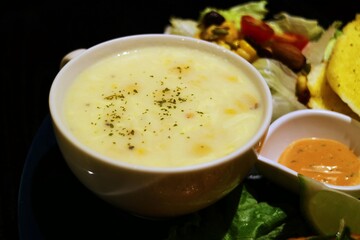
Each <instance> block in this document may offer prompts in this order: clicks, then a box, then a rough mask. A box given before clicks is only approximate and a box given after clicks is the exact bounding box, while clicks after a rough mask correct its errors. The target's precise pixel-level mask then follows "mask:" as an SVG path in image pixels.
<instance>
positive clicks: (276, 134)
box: [256, 109, 360, 197]
mask: <svg viewBox="0 0 360 240" xmlns="http://www.w3.org/2000/svg"><path fill="white" fill-rule="evenodd" d="M308 137H319V138H330V139H334V140H337V141H340V142H342V143H344V144H346V145H348V146H349V147H350V148H351V149H353V150H354V153H355V154H356V155H358V156H360V123H359V122H358V121H356V120H354V119H352V118H350V117H348V116H346V115H344V114H340V113H337V112H333V111H327V110H315V109H306V110H298V111H294V112H290V113H288V114H285V115H283V116H282V117H280V118H278V119H277V120H275V121H274V122H273V123H272V124H271V125H270V128H269V131H268V133H267V136H266V138H265V139H264V141H263V143H262V147H261V150H260V152H259V155H258V161H257V163H256V167H257V169H258V170H259V172H260V173H261V174H262V175H264V176H265V177H267V178H269V179H271V180H273V181H274V182H276V183H278V184H280V185H282V186H284V187H286V188H288V189H290V190H292V191H294V192H298V190H299V189H298V188H299V186H298V178H297V172H295V171H293V170H292V169H289V168H287V167H285V166H283V165H281V164H279V163H278V162H277V160H278V159H279V157H280V155H281V153H282V152H283V151H284V150H285V148H286V147H287V146H288V145H289V144H290V143H291V142H293V141H295V140H297V139H299V138H308ZM327 185H328V186H330V187H331V188H333V189H336V190H340V191H342V192H346V193H348V194H351V195H353V196H356V197H360V185H357V186H335V185H330V184H327Z"/></svg>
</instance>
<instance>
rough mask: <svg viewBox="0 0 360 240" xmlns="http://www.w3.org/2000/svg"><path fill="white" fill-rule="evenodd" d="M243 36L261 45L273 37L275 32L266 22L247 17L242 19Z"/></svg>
mask: <svg viewBox="0 0 360 240" xmlns="http://www.w3.org/2000/svg"><path fill="white" fill-rule="evenodd" d="M241 34H242V35H243V36H244V37H245V38H250V39H251V40H253V41H255V42H256V43H257V44H261V43H264V42H266V41H269V40H270V39H271V38H272V37H273V35H274V30H273V29H272V28H271V27H270V26H269V25H268V24H266V23H265V22H264V21H262V20H259V19H256V18H254V17H252V16H249V15H245V16H243V17H242V18H241Z"/></svg>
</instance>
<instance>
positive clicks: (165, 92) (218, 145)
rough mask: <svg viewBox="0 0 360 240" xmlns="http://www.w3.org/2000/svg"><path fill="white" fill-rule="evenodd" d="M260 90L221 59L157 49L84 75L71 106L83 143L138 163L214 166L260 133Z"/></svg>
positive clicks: (126, 55) (72, 123)
mask: <svg viewBox="0 0 360 240" xmlns="http://www.w3.org/2000/svg"><path fill="white" fill-rule="evenodd" d="M261 101H262V99H261V96H260V93H259V91H258V90H257V88H256V86H255V85H254V84H253V83H252V81H251V79H249V78H248V77H247V76H246V75H245V74H244V73H243V72H242V71H241V70H240V69H238V68H237V67H236V66H235V65H233V64H232V63H230V62H228V61H227V60H226V59H224V58H221V57H219V56H216V55H212V54H210V53H206V52H203V51H200V50H195V49H189V48H186V47H169V46H154V47H145V48H141V49H136V50H132V51H129V52H123V53H119V54H116V55H114V56H110V57H108V58H106V59H103V60H101V61H100V62H98V63H96V64H94V65H93V66H91V67H89V68H88V69H86V70H85V71H83V72H82V73H81V74H80V75H79V76H78V77H77V79H76V80H75V82H74V83H73V85H72V86H71V88H70V90H69V92H68V95H67V96H66V101H65V105H64V111H65V116H66V121H67V124H68V126H69V128H70V129H71V131H72V133H73V134H74V135H75V136H76V137H77V138H78V139H79V141H81V142H82V143H83V144H85V145H87V146H88V147H90V148H92V149H94V150H95V151H97V152H99V153H101V154H104V155H106V156H108V157H111V158H114V159H118V160H119V161H124V162H127V163H131V164H136V165H142V166H155V167H177V166H186V165H192V164H198V163H203V162H207V161H211V160H214V159H217V158H220V157H223V156H226V155H228V154H230V153H231V152H233V151H234V150H236V149H237V148H239V147H240V146H242V145H244V144H245V143H246V142H247V141H248V140H249V139H250V138H251V137H252V136H253V135H254V134H255V133H256V132H257V130H258V128H259V127H260V125H261V121H262V119H263V114H264V107H265V106H264V104H263V103H262V102H261Z"/></svg>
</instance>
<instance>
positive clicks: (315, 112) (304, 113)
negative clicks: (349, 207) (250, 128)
mask: <svg viewBox="0 0 360 240" xmlns="http://www.w3.org/2000/svg"><path fill="white" fill-rule="evenodd" d="M314 116H323V117H330V118H333V119H337V120H339V121H343V122H344V123H348V124H351V123H353V122H357V124H355V125H356V126H358V127H360V123H359V122H358V121H356V120H355V119H352V118H351V117H349V116H347V115H345V114H342V113H339V112H335V111H331V110H325V109H300V110H295V111H292V112H289V113H287V114H284V115H282V116H280V117H279V118H278V119H276V120H275V121H274V122H272V123H271V124H270V126H269V131H268V132H267V136H268V135H271V134H272V132H273V131H274V130H275V129H278V128H279V127H281V126H282V125H283V124H284V123H286V122H288V121H291V120H293V119H297V118H304V117H310V118H311V117H314ZM351 125H352V126H353V124H351ZM267 136H266V137H265V138H264V143H265V140H266V139H267ZM257 158H258V160H259V161H261V162H262V163H265V164H267V165H271V166H273V167H275V168H277V169H279V170H281V171H283V172H284V173H287V174H291V175H293V176H294V177H297V175H298V173H297V172H296V171H294V170H292V169H290V168H288V167H286V166H284V165H282V164H280V163H278V161H277V160H275V159H274V160H272V159H269V158H268V157H264V156H262V155H261V150H260V152H258V153H257ZM324 184H325V185H326V186H328V187H330V188H332V189H335V190H340V191H345V192H355V191H359V192H360V184H357V185H353V186H341V185H334V184H328V183H324Z"/></svg>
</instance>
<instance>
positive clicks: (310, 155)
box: [279, 138, 360, 186]
mask: <svg viewBox="0 0 360 240" xmlns="http://www.w3.org/2000/svg"><path fill="white" fill-rule="evenodd" d="M279 163H281V164H283V165H285V166H287V167H289V168H291V169H293V170H295V171H296V172H299V173H302V174H303V175H306V176H308V177H311V178H314V179H316V180H318V181H321V182H325V183H329V184H333V185H342V186H350V185H357V184H360V158H359V157H358V156H356V155H355V154H354V152H353V151H352V150H350V149H349V147H348V146H346V145H345V144H343V143H341V142H338V141H335V140H332V139H323V138H304V139H299V140H297V141H295V142H293V143H291V144H290V145H289V146H288V147H287V148H286V149H285V151H284V152H283V153H282V155H281V156H280V158H279Z"/></svg>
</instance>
